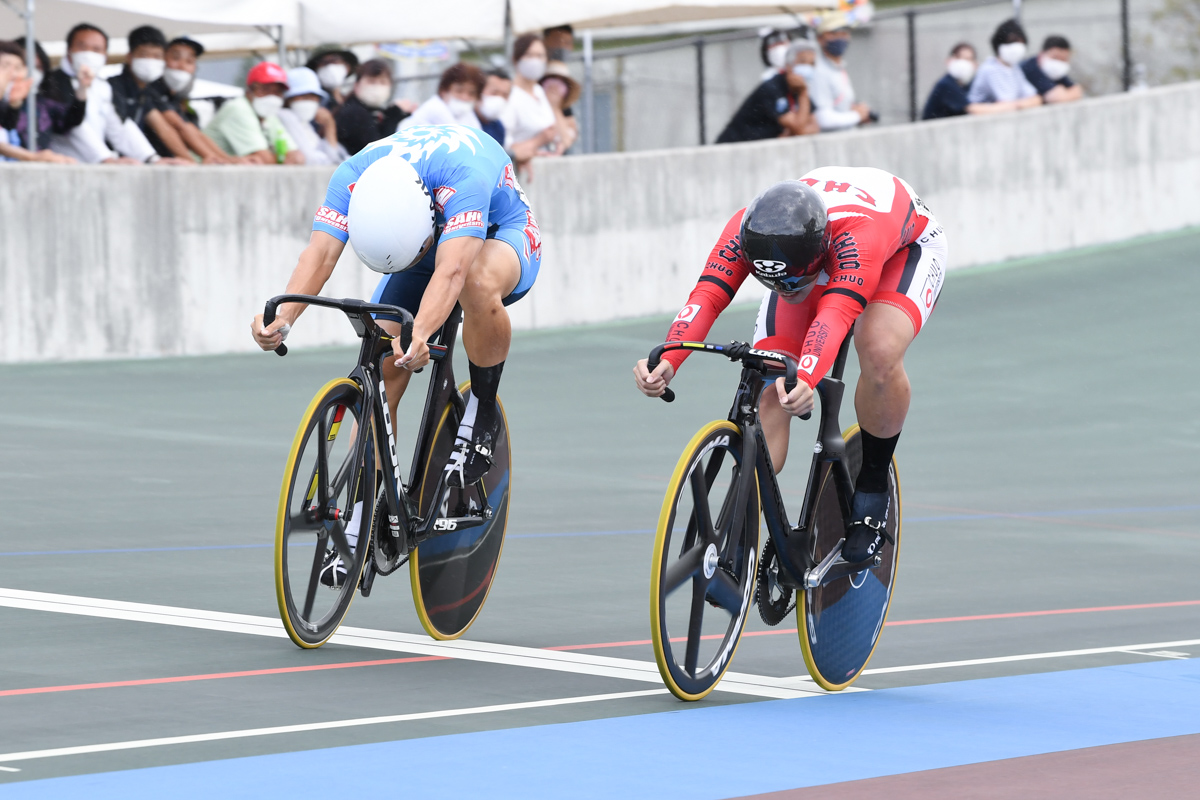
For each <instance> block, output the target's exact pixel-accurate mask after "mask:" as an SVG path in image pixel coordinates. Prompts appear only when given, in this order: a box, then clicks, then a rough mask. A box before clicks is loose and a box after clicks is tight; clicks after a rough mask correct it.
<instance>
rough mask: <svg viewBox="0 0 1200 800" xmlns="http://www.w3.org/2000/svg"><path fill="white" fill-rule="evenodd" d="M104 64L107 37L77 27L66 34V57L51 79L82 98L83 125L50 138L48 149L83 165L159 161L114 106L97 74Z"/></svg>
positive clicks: (108, 89)
mask: <svg viewBox="0 0 1200 800" xmlns="http://www.w3.org/2000/svg"><path fill="white" fill-rule="evenodd" d="M106 63H108V35H107V34H105V33H104V31H102V30H100V29H99V28H97V27H96V26H95V25H89V24H88V23H86V22H85V23H81V24H79V25H76V26H75V27H74V28H72V29H71V30H70V32H68V33H67V55H66V57H65V58H64V59H63V60H62V63H61V64H59V67H58V69H57V70H55V71H54V72H53V73H51V76H52V77H51V78H50V80H51V81H52V82H55V83H57V84H58V85H59V86H61V87H63V90H65V87H67V86H69V87H71V89H70V90H71V91H72V92H75V93H76V95H77V96H78V95H80V94H82V95H83V96H85V97H86V98H87V101H86V104H85V105H86V111H85V113H84V117H83V122H81V123H80V124H79V125H77V126H75V127H74V128H71V129H69V130H67V131H65V132H63V133H55V134H54V135H52V136H50V148H51V149H52V150H54V151H55V152H56V153H60V154H62V155H66V156H70V157H72V158H74V159H76V160H78V161H81V162H83V163H85V164H99V163H104V164H141V163H147V162H154V161H156V160H158V158H159V155H158V153H157V152H155V150H154V146H153V145H151V144H150V142H149V141H148V140H147V139H146V135H145V134H144V133H142V130H141V128H139V127H138V126H137V124H136V123H135V122H134V121H133V120H124V119H122V118H121V117H120V115H119V114H117V109H116V108H115V107H114V106H113V95H112V84H110V83H109V82H108V81H106V80H102V79H100V78H98V77H97V76H98V75H99V74H100V70H101V69H102V68H103V67H104V65H105V64H106Z"/></svg>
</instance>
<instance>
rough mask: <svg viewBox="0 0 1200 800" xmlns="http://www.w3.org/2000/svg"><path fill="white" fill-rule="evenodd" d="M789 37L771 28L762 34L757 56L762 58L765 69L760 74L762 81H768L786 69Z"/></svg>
mask: <svg viewBox="0 0 1200 800" xmlns="http://www.w3.org/2000/svg"><path fill="white" fill-rule="evenodd" d="M791 41H792V39H791V37H790V36H788V33H787V31H781V30H779V29H778V28H771V29H768V30H766V32H765V33H763V34H762V37H761V41H759V46H758V54H759V56H761V57H762V62H763V66H765V67H766V68H767V69H766V71H765V72H763V74H762V79H763V80H764V81H769V80H771V78H774V77H775V76H776V75H778V74H779V73H781V72H783V70H784V69H786V68H787V57H788V45H789V44H791Z"/></svg>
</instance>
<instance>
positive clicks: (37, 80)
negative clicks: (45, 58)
mask: <svg viewBox="0 0 1200 800" xmlns="http://www.w3.org/2000/svg"><path fill="white" fill-rule="evenodd" d="M44 77H46V76H45V75H44V74H43V73H42V71H41V70H40V69H35V70H34V71H33V87H32V91H34V92H36V91H37V90H38V87H39V86H41V85H42V78H44ZM10 85H11V84H10Z"/></svg>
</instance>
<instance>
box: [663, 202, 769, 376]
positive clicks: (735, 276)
mask: <svg viewBox="0 0 1200 800" xmlns="http://www.w3.org/2000/svg"><path fill="white" fill-rule="evenodd" d="M745 211H746V209H744V208H743V209H742V210H740V211H738V212H737V213H736V214H734V215H733V216H732V217H731V218H730V220H729V222H728V223H726V224H725V230H723V231H721V238H720V239H718V240H717V243H716V244H715V245H713V249H712V252H711V253H709V255H708V263H707V264H705V266H704V271H703V272H701V273H700V280H698V281H696V288H694V289H692V293H691V294H690V295H688V301H687V305H685V306H684V307H683V309H682V310H680V312H679V314H678V316H676V317H675V320H674V321H673V322H672V323H671V330H670V331H669V332H668V333H667V338H666V340H665V341H668V342H698V341H701V340H703V339H704V337H705V336H707V335H708V332H709V330H710V329H711V328H712V325H713V323H714V322H716V321H717V317H719V316H720V315H721V312H722V311H724V310H725V309H726V308H728V307H729V304H730V303H731V302H733V296H734V295H735V294H737V290H738V289H739V288H740V287H741V285H742V283H743V282H744V281H745V280H746V276H748V275H749V274H750V268H749V266H747V264H746V262H745V260H744V259H743V258H742V237H741V229H742V214H744V213H745ZM690 354H691V351H690V350H673V351H671V352H670V353H667V354H666V355H665V356H663V360H664V361H669V362H671V366H672V367H674V368H675V371H676V372H678V371H679V367H680V365H681V364H683V361H684V359H686V358H687V357H688V356H689V355H690Z"/></svg>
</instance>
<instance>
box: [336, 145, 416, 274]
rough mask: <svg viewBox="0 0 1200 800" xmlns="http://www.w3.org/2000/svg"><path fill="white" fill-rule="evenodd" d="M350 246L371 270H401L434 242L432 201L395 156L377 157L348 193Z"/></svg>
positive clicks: (412, 262) (411, 170) (406, 167)
mask: <svg viewBox="0 0 1200 800" xmlns="http://www.w3.org/2000/svg"><path fill="white" fill-rule="evenodd" d="M346 216H347V217H348V220H347V223H348V226H349V229H350V244H351V246H353V247H354V252H355V253H357V254H358V258H359V260H360V261H362V262H363V263H364V264H366V265H367V266H368V267H370V268H371V269H373V270H375V271H376V272H403V271H404V270H406V269H408V268H409V267H411V266H413V265H415V264H416V263H417V261H418V259H419V258H420V256H421V255H422V254H423V253H424V251H425V249H426V246H427V245H429V244H431V243H432V241H433V226H434V217H433V198H432V197H430V196H429V190H428V189H426V188H425V183H424V181H422V180H421V177H420V176H419V175H417V171H416V170H415V169H413V166H412V164H409V163H408V162H407V161H405V160H404V159H403V158H401V157H400V156H393V155H387V156H384V157H383V158H380V159H378V160H377V161H375V162H374V163H373V164H371V165H370V166H369V167H367V168H366V169H365V170H364V171H363V174H362V175H361V176H360V177H359V179H358V181H356V182H355V183H354V185H353V188H352V189H351V190H350V209H349V213H348V214H347V215H346Z"/></svg>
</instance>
